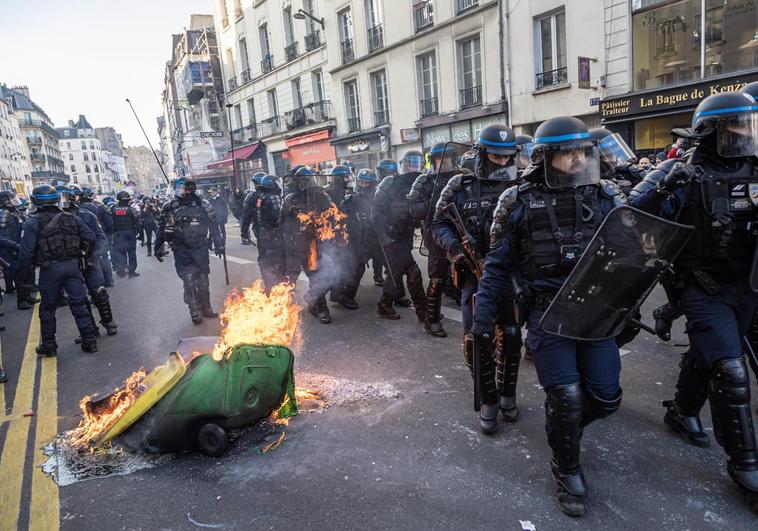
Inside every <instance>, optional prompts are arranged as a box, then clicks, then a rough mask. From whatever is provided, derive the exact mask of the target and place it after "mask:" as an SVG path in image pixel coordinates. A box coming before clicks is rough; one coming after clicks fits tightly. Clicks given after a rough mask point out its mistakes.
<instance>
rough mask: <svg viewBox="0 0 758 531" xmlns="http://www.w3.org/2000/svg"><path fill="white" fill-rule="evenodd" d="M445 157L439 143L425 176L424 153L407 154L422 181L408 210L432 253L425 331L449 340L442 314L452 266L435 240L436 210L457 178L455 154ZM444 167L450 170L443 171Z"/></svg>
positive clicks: (411, 196)
mask: <svg viewBox="0 0 758 531" xmlns="http://www.w3.org/2000/svg"><path fill="white" fill-rule="evenodd" d="M448 151H450V150H448ZM445 153H446V144H445V143H444V142H438V143H437V144H434V145H433V146H432V148H431V149H430V150H429V158H430V160H431V163H432V168H431V171H429V172H428V173H421V169H422V168H423V160H424V159H423V155H421V153H420V152H417V151H414V152H410V153H408V154H406V157H410V158H411V159H412V161H413V164H414V170H416V171H417V172H418V177H416V180H415V181H414V182H413V186H411V191H410V193H409V194H408V208H409V210H410V212H411V215H412V216H413V218H414V219H415V220H416V221H418V222H420V223H421V224H422V227H421V230H422V237H423V240H424V245H425V246H426V249H427V250H428V252H429V256H428V257H427V261H426V271H427V274H428V275H429V285H428V286H427V288H426V317H425V321H424V328H425V329H426V331H427V332H428V333H429V334H431V335H432V336H434V337H447V332H445V329H444V328H443V327H442V323H441V318H440V310H441V308H442V294H443V291H444V290H443V288H444V285H445V281H446V279H447V278H448V277H449V276H450V262H449V261H448V259H447V257H446V256H445V252H444V250H442V249H441V248H440V247H439V245H437V242H436V241H435V240H434V238H433V237H432V219H433V217H434V207H435V206H436V203H437V200H438V199H439V196H440V193H441V192H442V189H443V188H444V187H445V185H446V184H447V181H448V180H449V179H450V178H451V177H452V176H453V174H454V172H453V170H454V166H453V164H454V163H455V160H454V156H452V154H451V153H448V155H447V156H445ZM443 163H445V164H446V165H447V166H449V167H442V164H443Z"/></svg>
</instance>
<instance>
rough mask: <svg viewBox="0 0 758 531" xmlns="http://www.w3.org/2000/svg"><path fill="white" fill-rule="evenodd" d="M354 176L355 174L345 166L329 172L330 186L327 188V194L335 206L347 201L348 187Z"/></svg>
mask: <svg viewBox="0 0 758 531" xmlns="http://www.w3.org/2000/svg"><path fill="white" fill-rule="evenodd" d="M352 176H353V174H352V173H351V172H350V170H348V169H347V167H345V166H339V165H338V166H335V167H334V168H332V170H331V171H330V172H329V186H328V187H327V188H326V193H327V194H329V197H330V198H331V199H332V203H334V204H335V205H341V204H342V201H344V200H345V193H346V191H347V185H348V183H349V182H350V178H351V177H352Z"/></svg>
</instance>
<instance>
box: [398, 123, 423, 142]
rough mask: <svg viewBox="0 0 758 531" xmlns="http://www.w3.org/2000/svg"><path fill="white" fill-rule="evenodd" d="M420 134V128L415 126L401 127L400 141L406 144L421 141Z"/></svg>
mask: <svg viewBox="0 0 758 531" xmlns="http://www.w3.org/2000/svg"><path fill="white" fill-rule="evenodd" d="M419 138H420V137H419V134H418V129H416V128H415V127H412V128H410V129H401V130H400V141H401V142H403V143H404V144H407V143H410V142H418V141H419Z"/></svg>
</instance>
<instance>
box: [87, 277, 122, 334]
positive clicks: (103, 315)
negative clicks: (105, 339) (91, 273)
mask: <svg viewBox="0 0 758 531" xmlns="http://www.w3.org/2000/svg"><path fill="white" fill-rule="evenodd" d="M92 302H93V303H94V305H95V307H96V308H97V312H98V313H99V314H100V324H102V325H103V326H104V327H105V328H106V330H107V331H108V335H109V336H113V335H116V332H117V330H118V324H116V321H115V320H114V319H113V311H112V310H111V301H110V297H109V296H108V292H107V291H106V289H105V287H103V286H100V287H99V288H97V289H96V290H95V292H94V293H93V294H92Z"/></svg>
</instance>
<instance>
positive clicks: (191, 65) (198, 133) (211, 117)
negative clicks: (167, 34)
mask: <svg viewBox="0 0 758 531" xmlns="http://www.w3.org/2000/svg"><path fill="white" fill-rule="evenodd" d="M164 83H165V87H164V92H163V124H162V127H160V128H161V129H162V130H161V131H159V133H160V135H161V144H162V145H163V146H164V147H165V148H166V150H167V151H168V152H169V153H170V157H171V161H172V164H171V165H170V166H171V168H170V169H171V172H172V174H173V176H191V177H193V178H194V179H195V180H197V181H198V184H199V185H200V186H201V187H203V186H210V185H214V186H219V185H220V186H228V183H229V175H228V172H224V171H219V170H209V169H208V165H209V164H211V163H213V162H215V161H218V160H221V159H223V158H224V156H225V155H226V154H227V152H229V150H230V147H231V143H230V140H229V127H228V123H227V117H226V113H225V109H224V85H223V80H222V76H221V62H220V59H219V54H218V46H217V36H216V32H215V29H214V22H213V16H212V15H191V17H190V23H189V28H188V29H186V30H185V31H183V32H182V33H180V34H176V35H173V36H172V54H171V60H170V61H168V62H167V63H166V69H165V75H164ZM160 125H161V124H159V126H160Z"/></svg>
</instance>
